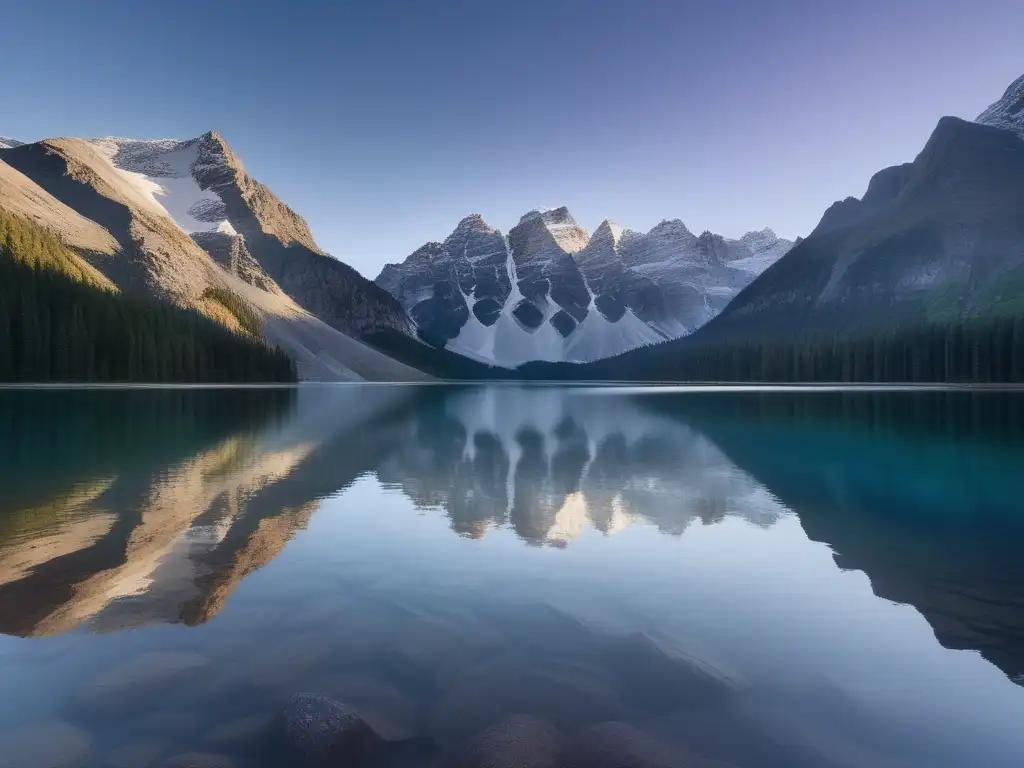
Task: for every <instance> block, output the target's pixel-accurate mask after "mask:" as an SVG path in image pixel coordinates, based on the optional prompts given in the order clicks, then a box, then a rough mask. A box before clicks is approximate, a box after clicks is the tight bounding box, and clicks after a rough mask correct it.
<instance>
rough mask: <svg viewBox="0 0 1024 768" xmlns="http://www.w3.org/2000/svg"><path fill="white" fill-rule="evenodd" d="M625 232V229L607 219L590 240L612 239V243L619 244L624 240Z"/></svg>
mask: <svg viewBox="0 0 1024 768" xmlns="http://www.w3.org/2000/svg"><path fill="white" fill-rule="evenodd" d="M625 231H626V228H625V227H623V226H621V225H619V224H616V223H615V222H614V221H612V220H611V219H605V220H604V221H602V222H601V223H600V224H599V225H598V227H597V229H595V230H594V234H593V236H592V237H591V238H590V239H591V240H592V241H593V240H603V239H611V241H612V243H614V244H618V242H619V240H621V239H622V234H623V233H624V232H625Z"/></svg>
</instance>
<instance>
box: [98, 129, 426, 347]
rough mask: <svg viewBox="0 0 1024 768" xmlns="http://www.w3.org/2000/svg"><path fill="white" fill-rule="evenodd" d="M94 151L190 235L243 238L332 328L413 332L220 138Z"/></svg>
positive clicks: (117, 142) (121, 142)
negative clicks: (325, 248) (327, 250)
mask: <svg viewBox="0 0 1024 768" xmlns="http://www.w3.org/2000/svg"><path fill="white" fill-rule="evenodd" d="M91 143H92V144H93V145H95V146H96V147H98V148H99V149H101V150H102V151H103V152H104V154H106V155H107V156H108V157H109V158H110V160H111V162H112V163H113V165H114V167H115V168H117V169H118V170H120V171H121V172H122V173H123V174H124V175H125V177H126V179H127V180H128V181H129V183H130V184H132V185H133V186H134V187H136V188H137V189H138V190H139V191H140V192H141V193H142V194H143V195H145V196H146V197H147V198H148V200H149V202H151V203H152V204H153V205H155V206H157V207H160V208H163V209H164V211H165V212H166V213H167V214H169V215H170V216H171V218H173V219H174V221H175V222H176V223H177V224H178V226H179V227H180V228H181V229H182V230H183V231H185V232H186V233H188V234H190V235H193V234H195V233H204V232H220V233H221V234H222V235H225V236H226V237H228V238H232V239H235V238H240V239H241V241H243V242H244V245H245V247H246V248H247V249H248V251H249V252H250V253H251V254H252V256H253V258H254V259H255V260H256V261H257V262H258V263H259V264H260V266H262V268H263V269H264V270H265V271H266V272H267V274H268V275H269V276H270V277H271V278H272V279H273V280H274V281H275V282H276V283H277V284H278V285H279V286H281V288H282V290H283V291H284V292H285V293H286V294H287V295H288V296H290V297H291V298H292V299H293V300H294V301H295V302H296V303H297V304H299V305H300V306H301V307H303V308H304V309H306V310H308V311H309V312H312V313H313V314H314V315H316V316H317V317H319V318H320V319H321V320H323V321H324V322H326V323H327V324H328V325H330V326H332V327H334V328H336V329H338V330H340V331H342V332H343V333H347V334H349V335H352V336H359V335H361V334H363V333H366V332H369V331H373V330H379V329H381V328H396V329H398V330H402V331H408V330H411V327H410V325H409V323H408V319H407V318H406V316H405V313H404V312H403V311H402V308H401V307H400V306H398V304H397V303H396V302H395V301H394V300H393V299H392V298H391V297H390V296H389V295H388V294H387V293H386V292H384V291H381V290H380V289H379V288H377V286H376V285H374V284H373V283H371V282H370V281H369V280H367V279H366V278H364V277H363V276H362V275H360V274H359V273H358V272H356V271H355V270H354V269H352V268H351V267H349V266H348V265H347V264H344V263H343V262H340V261H338V260H337V259H333V258H331V257H330V256H328V255H327V254H325V253H324V252H323V251H322V250H321V249H320V248H319V246H317V244H316V241H315V240H314V239H313V235H312V233H311V232H310V231H309V226H308V225H307V224H306V221H305V219H303V218H302V217H301V216H299V215H298V214H297V213H295V211H293V210H292V209H291V208H289V207H288V206H287V205H285V204H284V203H283V202H282V201H281V200H279V199H278V198H277V197H276V196H275V195H274V193H273V192H271V191H270V189H269V188H267V187H266V186H264V185H263V184H260V183H259V182H258V181H256V180H254V179H253V178H252V177H251V176H249V174H248V173H247V172H246V170H245V167H244V165H243V164H242V161H241V159H240V158H239V157H238V156H237V155H236V154H235V153H234V152H233V151H232V149H231V147H229V146H228V144H227V142H226V141H225V140H224V138H223V137H222V136H221V135H220V134H219V133H217V132H216V131H210V132H209V133H205V134H203V135H202V136H199V137H198V138H195V139H189V140H186V141H173V140H158V141H137V140H132V139H120V138H109V137H108V138H102V139H94V140H92V142H91ZM157 198H159V199H157Z"/></svg>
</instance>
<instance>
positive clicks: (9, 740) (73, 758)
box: [0, 722, 92, 768]
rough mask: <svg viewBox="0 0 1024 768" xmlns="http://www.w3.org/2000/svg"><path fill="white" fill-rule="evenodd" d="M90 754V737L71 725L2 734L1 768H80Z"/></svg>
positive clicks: (0, 738) (57, 723)
mask: <svg viewBox="0 0 1024 768" xmlns="http://www.w3.org/2000/svg"><path fill="white" fill-rule="evenodd" d="M91 751H92V744H91V742H90V740H89V737H88V735H87V734H86V733H85V732H84V731H82V730H81V729H79V728H75V727H74V726H73V725H70V724H69V723H63V722H53V723H44V724H42V725H36V726H32V727H29V728H24V729H18V730H16V731H15V730H10V731H5V732H4V733H0V768H78V766H81V765H84V764H85V762H86V760H88V758H89V755H90V753H91Z"/></svg>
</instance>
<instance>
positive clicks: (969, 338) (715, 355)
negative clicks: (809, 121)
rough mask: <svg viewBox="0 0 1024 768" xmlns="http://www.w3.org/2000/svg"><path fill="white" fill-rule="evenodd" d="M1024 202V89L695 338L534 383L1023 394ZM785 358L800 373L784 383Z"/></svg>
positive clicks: (933, 142) (840, 221)
mask: <svg viewBox="0 0 1024 768" xmlns="http://www.w3.org/2000/svg"><path fill="white" fill-rule="evenodd" d="M1022 200H1024V77H1021V78H1018V79H1017V80H1016V81H1015V82H1014V83H1012V84H1011V85H1010V86H1009V88H1007V90H1006V92H1005V93H1004V94H1003V96H1002V98H1000V99H999V100H998V101H996V102H995V103H994V104H992V106H990V107H989V108H988V109H986V110H985V111H984V112H982V113H981V114H980V115H979V116H978V117H977V119H976V120H975V121H973V122H972V121H967V120H962V119H959V118H955V117H943V118H941V119H940V120H939V122H938V124H937V125H936V127H935V129H934V131H933V132H932V134H931V136H930V138H929V139H928V141H927V142H926V143H925V145H924V147H923V149H922V150H921V152H920V153H919V154H918V155H917V157H916V158H914V159H913V160H912V161H911V162H907V163H903V164H901V165H895V166H891V167H888V168H884V169H882V170H881V171H879V172H878V173H876V174H874V175H873V176H872V177H871V180H870V182H869V184H868V188H867V191H866V192H865V193H864V195H863V197H861V198H856V197H847V198H846V199H844V200H840V201H837V202H836V203H834V204H833V205H832V206H830V207H829V208H828V209H827V210H826V211H825V212H824V214H823V216H822V217H821V220H820V221H819V223H818V225H817V226H816V227H815V228H814V230H813V231H812V232H811V233H810V234H809V235H808V236H807V237H806V238H804V239H802V240H800V241H799V242H797V243H796V244H794V246H793V247H792V248H791V249H790V250H789V251H788V252H787V253H786V254H784V255H783V256H781V257H780V258H779V259H778V260H777V261H775V262H774V263H773V264H771V265H770V266H767V268H766V269H765V270H764V271H763V272H762V273H761V274H760V275H759V276H758V277H757V278H756V279H754V280H752V281H751V282H750V283H749V284H748V285H747V286H746V287H744V288H743V289H742V290H740V291H739V292H738V294H737V295H736V296H735V297H734V298H733V299H732V300H731V301H730V302H729V303H728V304H727V305H726V306H725V307H724V308H723V309H722V311H721V312H720V313H718V314H717V315H716V316H715V317H713V318H711V319H710V320H709V322H708V323H707V324H706V325H704V326H703V327H701V328H700V329H699V330H698V331H697V332H696V333H694V334H692V335H690V336H687V337H686V338H680V339H676V340H673V341H668V342H666V343H662V344H658V345H655V346H650V347H646V348H643V349H637V350H632V351H630V352H627V353H624V354H623V355H619V356H617V357H614V358H610V359H605V360H601V361H597V362H594V363H591V364H588V365H584V366H571V367H570V368H568V369H560V370H555V369H552V368H546V367H544V366H534V367H533V368H532V369H531V370H530V371H529V372H528V374H527V375H528V377H529V378H536V377H539V378H547V377H555V378H566V377H568V378H586V379H607V378H614V379H630V378H634V379H642V380H658V381H668V380H678V379H680V378H684V379H688V380H690V379H694V378H699V379H701V380H706V379H714V380H722V379H734V378H737V377H738V378H740V379H742V380H750V379H751V378H753V379H755V380H763V379H765V378H767V379H768V380H784V381H791V380H808V379H809V380H820V377H821V376H826V377H828V380H837V379H836V377H839V378H840V379H841V380H844V381H845V380H879V381H881V380H886V381H892V380H914V381H918V380H925V379H927V380H933V381H934V380H946V379H944V378H942V377H943V376H944V375H945V376H950V375H953V376H955V377H956V379H957V380H961V379H963V380H970V381H977V380H1013V381H1016V380H1019V377H1020V376H1021V375H1024V371H1020V370H1018V368H1019V366H1020V365H1024V349H1022V348H1021V347H1020V345H1019V343H1018V342H1016V341H1015V339H1018V338H1020V336H1019V334H1020V333H1021V330H1020V329H1021V328H1024V323H1022V320H1024V214H1022V211H1024V209H1022V207H1021V201H1022ZM838 342H841V345H840V344H838ZM782 355H785V356H786V362H785V364H784V365H782V366H781V368H784V369H785V370H780V368H779V366H776V367H775V369H774V371H769V369H770V368H771V365H770V364H771V362H772V360H775V359H780V358H781V357H782ZM904 358H905V359H907V360H911V364H904V362H902V360H903V359H904ZM936 361H938V362H937V363H936ZM926 363H928V364H927V365H926ZM933 363H935V364H934V365H932V364H933ZM989 363H994V364H995V365H997V366H1004V367H1005V370H1002V369H1001V370H1000V372H996V373H992V372H991V371H989V369H985V366H986V365H988V364H989ZM698 371H699V373H696V372H698ZM794 371H797V373H794ZM868 371H870V377H868V378H865V377H866V376H867V375H868ZM936 371H938V373H936ZM780 376H782V378H781V379H780V378H779V377H780ZM918 376H923V377H924V378H915V377H918ZM791 377H795V378H791ZM936 377H938V378H936ZM989 377H994V378H991V379H990V378H989Z"/></svg>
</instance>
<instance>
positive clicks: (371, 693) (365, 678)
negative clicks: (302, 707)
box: [304, 673, 420, 741]
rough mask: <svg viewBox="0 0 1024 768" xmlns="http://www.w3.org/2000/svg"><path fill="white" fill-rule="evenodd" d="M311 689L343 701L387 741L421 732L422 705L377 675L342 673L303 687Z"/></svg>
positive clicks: (309, 690) (405, 737)
mask: <svg viewBox="0 0 1024 768" xmlns="http://www.w3.org/2000/svg"><path fill="white" fill-rule="evenodd" d="M304 687H305V688H306V690H307V691H308V692H311V693H318V694H322V695H324V696H327V697H329V698H333V699H336V700H342V701H344V702H345V703H346V704H347V705H348V706H350V707H351V708H352V710H353V711H355V712H356V713H357V714H358V715H359V716H360V717H361V718H362V719H363V720H365V721H366V722H367V723H368V724H369V726H370V727H371V728H373V730H375V731H376V732H377V733H379V734H380V735H381V737H383V738H384V739H387V740H388V741H395V740H399V739H408V738H411V737H413V736H415V735H416V734H417V733H418V732H419V724H420V716H419V706H418V705H417V703H416V702H415V701H413V700H412V699H411V698H409V697H408V696H407V695H406V694H405V693H404V692H403V691H402V690H401V689H400V688H398V687H396V686H394V685H391V684H390V683H388V682H387V681H386V680H382V679H381V678H380V677H379V676H376V675H373V676H371V675H365V674H355V673H342V674H339V675H335V676H332V677H329V678H326V679H321V680H317V681H314V682H311V683H310V684H308V685H306V686H304Z"/></svg>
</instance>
